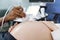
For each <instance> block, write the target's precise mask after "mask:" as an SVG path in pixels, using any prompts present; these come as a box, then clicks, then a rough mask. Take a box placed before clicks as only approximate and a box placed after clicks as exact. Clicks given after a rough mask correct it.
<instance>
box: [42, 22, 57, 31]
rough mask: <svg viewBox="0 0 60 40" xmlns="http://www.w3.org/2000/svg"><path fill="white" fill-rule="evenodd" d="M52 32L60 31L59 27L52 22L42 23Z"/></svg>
mask: <svg viewBox="0 0 60 40" xmlns="http://www.w3.org/2000/svg"><path fill="white" fill-rule="evenodd" d="M42 22H43V23H44V24H45V25H46V26H47V27H48V28H49V29H50V30H51V31H54V30H56V29H58V27H57V26H56V25H55V24H54V23H52V22H51V21H42Z"/></svg>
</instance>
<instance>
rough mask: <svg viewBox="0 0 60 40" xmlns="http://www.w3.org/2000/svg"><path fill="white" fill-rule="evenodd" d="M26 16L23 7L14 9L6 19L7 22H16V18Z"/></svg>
mask: <svg viewBox="0 0 60 40" xmlns="http://www.w3.org/2000/svg"><path fill="white" fill-rule="evenodd" d="M25 16H26V14H25V13H24V10H23V8H22V7H21V6H19V7H14V8H13V9H12V10H11V11H10V12H9V13H8V14H7V16H6V17H5V21H10V20H14V19H15V18H16V17H19V18H23V17H25Z"/></svg>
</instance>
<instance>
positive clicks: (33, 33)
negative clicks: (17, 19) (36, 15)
mask: <svg viewBox="0 0 60 40" xmlns="http://www.w3.org/2000/svg"><path fill="white" fill-rule="evenodd" d="M47 23H48V25H47ZM52 24H53V25H52ZM19 28H20V29H19ZM55 28H57V26H55V25H54V23H51V22H49V21H45V22H44V21H40V22H36V21H30V22H24V23H20V24H18V25H15V28H13V30H12V31H10V33H11V34H12V35H13V36H14V37H15V38H16V39H17V40H53V39H52V35H51V30H55Z"/></svg>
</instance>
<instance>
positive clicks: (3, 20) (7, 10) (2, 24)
mask: <svg viewBox="0 0 60 40" xmlns="http://www.w3.org/2000/svg"><path fill="white" fill-rule="evenodd" d="M11 8H12V6H10V7H9V8H8V9H7V11H6V13H5V15H4V17H3V19H2V24H1V29H2V27H3V23H4V20H5V17H6V15H7V14H8V12H9V11H10V10H11Z"/></svg>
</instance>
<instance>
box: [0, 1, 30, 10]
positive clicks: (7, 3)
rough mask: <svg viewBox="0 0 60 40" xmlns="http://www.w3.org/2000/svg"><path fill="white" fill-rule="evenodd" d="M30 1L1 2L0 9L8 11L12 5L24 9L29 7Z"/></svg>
mask: <svg viewBox="0 0 60 40" xmlns="http://www.w3.org/2000/svg"><path fill="white" fill-rule="evenodd" d="M28 1H29V0H0V9H7V8H8V7H9V6H11V5H12V4H20V5H22V6H23V7H26V8H27V7H28V5H29V2H28Z"/></svg>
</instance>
